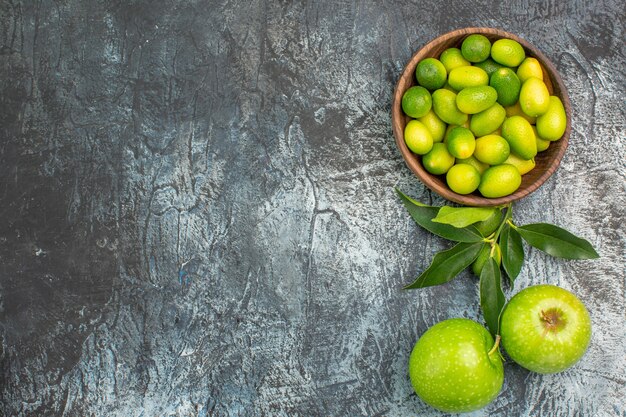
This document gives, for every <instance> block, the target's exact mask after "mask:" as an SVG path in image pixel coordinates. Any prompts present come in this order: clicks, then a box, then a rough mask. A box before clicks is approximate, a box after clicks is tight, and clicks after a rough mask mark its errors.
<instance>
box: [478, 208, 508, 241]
mask: <svg viewBox="0 0 626 417" xmlns="http://www.w3.org/2000/svg"><path fill="white" fill-rule="evenodd" d="M501 221H502V210H496V211H494V212H493V214H492V215H491V216H489V217H488V218H487V219H486V220H483V221H482V222H478V223H475V224H474V226H476V229H478V231H479V232H480V234H481V235H483V236H489V235H490V234H492V233H493V232H495V231H496V229H497V228H498V226H500V222H501Z"/></svg>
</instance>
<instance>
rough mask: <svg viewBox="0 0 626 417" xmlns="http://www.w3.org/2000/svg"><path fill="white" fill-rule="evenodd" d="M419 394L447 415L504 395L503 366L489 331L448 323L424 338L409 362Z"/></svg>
mask: <svg viewBox="0 0 626 417" xmlns="http://www.w3.org/2000/svg"><path fill="white" fill-rule="evenodd" d="M409 376H410V377H411V383H412V385H413V389H414V390H415V393H416V394H417V395H418V396H419V397H420V398H421V399H422V400H423V401H424V402H425V403H426V404H428V405H430V406H432V407H435V408H437V409H438V410H441V411H444V412H448V413H462V412H468V411H473V410H478V409H480V408H483V407H484V406H486V405H487V404H489V403H490V402H492V401H493V400H494V399H495V398H496V397H497V396H498V394H499V393H500V390H501V389H502V384H503V382H504V368H503V365H502V359H501V358H500V352H499V351H498V348H497V346H496V347H495V349H494V341H493V338H492V337H491V335H490V334H489V332H488V331H487V329H485V328H484V327H483V326H481V325H480V324H478V323H476V322H474V321H472V320H469V319H461V318H455V319H448V320H444V321H442V322H440V323H438V324H435V325H434V326H433V327H431V328H430V329H428V330H427V331H426V332H425V333H424V334H423V335H422V337H420V338H419V340H418V341H417V343H416V344H415V347H414V348H413V351H412V352H411V357H410V359H409Z"/></svg>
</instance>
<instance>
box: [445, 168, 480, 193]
mask: <svg viewBox="0 0 626 417" xmlns="http://www.w3.org/2000/svg"><path fill="white" fill-rule="evenodd" d="M446 183H447V184H448V187H450V189H451V190H452V191H454V192H455V193H457V194H469V193H472V192H474V191H475V190H476V189H477V188H478V185H479V184H480V173H479V172H478V170H477V169H476V168H474V167H473V166H471V165H467V164H456V165H454V166H453V167H452V168H450V169H449V170H448V173H447V174H446Z"/></svg>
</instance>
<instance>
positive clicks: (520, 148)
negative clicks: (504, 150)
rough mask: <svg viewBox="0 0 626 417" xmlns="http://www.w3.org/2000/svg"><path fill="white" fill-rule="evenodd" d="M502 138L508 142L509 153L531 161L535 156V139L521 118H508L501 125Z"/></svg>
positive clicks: (528, 125) (525, 121) (526, 123)
mask: <svg viewBox="0 0 626 417" xmlns="http://www.w3.org/2000/svg"><path fill="white" fill-rule="evenodd" d="M502 137H504V139H506V141H507V142H509V145H510V146H511V151H513V152H515V153H516V154H518V155H519V156H521V157H522V159H532V158H534V157H535V155H537V139H536V138H535V132H534V131H533V128H532V126H531V125H530V123H528V120H526V119H524V118H523V117H521V116H513V117H509V118H508V119H506V120H505V121H504V123H502Z"/></svg>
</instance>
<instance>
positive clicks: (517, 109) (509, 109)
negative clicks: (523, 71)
mask: <svg viewBox="0 0 626 417" xmlns="http://www.w3.org/2000/svg"><path fill="white" fill-rule="evenodd" d="M520 91H521V90H520ZM504 110H506V116H507V117H511V116H522V117H523V118H524V119H526V120H528V123H530V124H534V123H535V122H536V121H537V118H536V117H530V116H529V115H527V114H526V113H524V112H523V111H522V107H521V106H520V105H519V101H518V102H517V103H515V104H514V105H512V106H506V107H505V108H504Z"/></svg>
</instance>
